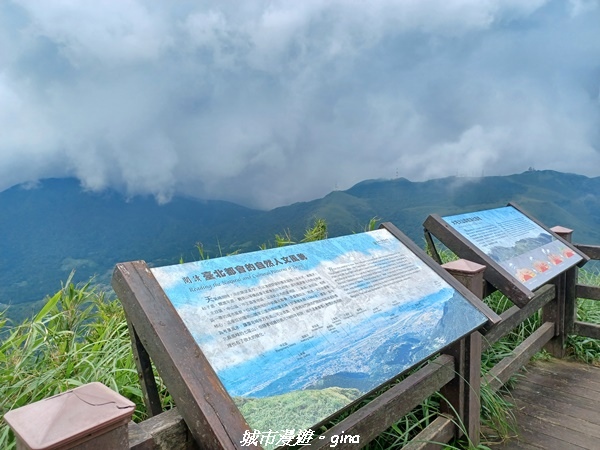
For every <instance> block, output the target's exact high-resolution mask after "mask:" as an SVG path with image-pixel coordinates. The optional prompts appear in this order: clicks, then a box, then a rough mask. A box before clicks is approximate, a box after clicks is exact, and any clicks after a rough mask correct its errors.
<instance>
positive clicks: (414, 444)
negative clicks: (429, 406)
mask: <svg viewBox="0 0 600 450" xmlns="http://www.w3.org/2000/svg"><path fill="white" fill-rule="evenodd" d="M455 420H456V419H455V418H454V417H452V416H450V415H447V414H442V415H440V416H439V417H437V418H436V419H435V420H434V421H433V422H431V423H430V424H429V425H428V426H427V427H425V428H424V429H423V431H421V432H420V433H419V434H417V435H416V436H415V437H414V438H413V439H412V440H411V441H410V442H409V443H408V444H406V445H405V446H404V447H402V450H442V449H443V448H445V447H446V445H445V444H447V443H448V442H449V441H450V439H452V438H453V437H454V434H455V433H456V429H457V426H456V424H455V423H454V421H455Z"/></svg>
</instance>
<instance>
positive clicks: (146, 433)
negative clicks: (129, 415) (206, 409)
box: [129, 408, 199, 450]
mask: <svg viewBox="0 0 600 450" xmlns="http://www.w3.org/2000/svg"><path fill="white" fill-rule="evenodd" d="M198 448H199V447H198V445H197V444H196V442H195V441H194V438H193V437H192V435H191V433H190V430H189V429H188V427H187V425H186V424H185V421H184V420H183V417H181V414H179V411H178V410H177V408H173V409H170V410H168V411H165V412H163V413H160V414H158V415H156V416H154V417H151V418H149V419H146V420H144V421H142V422H140V423H133V422H130V423H129V449H130V450H196V449H198Z"/></svg>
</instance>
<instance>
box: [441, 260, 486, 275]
mask: <svg viewBox="0 0 600 450" xmlns="http://www.w3.org/2000/svg"><path fill="white" fill-rule="evenodd" d="M442 267H443V268H444V269H446V270H447V271H448V272H461V273H472V274H477V273H479V272H483V271H484V270H485V266H483V265H481V264H478V263H476V262H473V261H468V260H466V259H458V260H456V261H450V262H447V263H445V264H442Z"/></svg>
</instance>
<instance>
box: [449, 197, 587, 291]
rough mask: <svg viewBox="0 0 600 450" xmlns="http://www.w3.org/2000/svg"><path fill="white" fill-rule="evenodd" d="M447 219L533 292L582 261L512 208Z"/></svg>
mask: <svg viewBox="0 0 600 450" xmlns="http://www.w3.org/2000/svg"><path fill="white" fill-rule="evenodd" d="M443 219H444V221H446V222H447V223H448V224H449V225H450V226H451V227H452V228H454V229H455V230H456V231H457V232H458V233H460V234H461V235H462V236H464V237H465V238H466V239H467V240H469V241H470V242H471V243H472V244H473V245H475V246H476V247H477V248H478V249H479V250H481V251H482V252H483V253H485V254H486V255H487V256H488V257H490V258H491V259H492V260H493V261H495V262H496V263H498V264H499V265H500V266H501V267H502V268H504V269H505V270H506V271H507V272H508V273H509V274H511V275H512V276H513V277H515V278H516V279H517V280H519V281H520V282H521V283H522V284H523V285H524V286H525V287H526V288H528V289H530V290H534V289H537V288H538V287H540V286H542V285H543V284H545V283H547V282H548V281H549V280H551V279H552V278H554V277H555V276H557V275H558V274H560V273H562V272H563V271H565V270H566V269H568V268H570V267H573V266H574V265H576V264H577V263H579V262H581V261H582V257H581V256H580V255H579V254H577V253H576V252H575V251H574V250H573V249H572V248H571V247H569V246H568V245H566V244H565V243H564V242H562V241H560V240H558V239H556V238H555V237H554V236H553V235H552V234H550V233H549V232H548V231H547V230H545V229H544V228H542V227H541V226H539V225H538V224H536V223H535V222H533V221H532V220H531V219H529V218H528V217H527V216H525V215H524V214H523V213H522V212H520V211H519V210H517V209H516V208H514V207H512V206H506V207H503V208H497V209H490V210H485V211H477V212H472V213H466V214H459V215H455V216H446V217H443Z"/></svg>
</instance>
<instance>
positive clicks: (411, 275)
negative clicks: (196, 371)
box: [151, 229, 489, 430]
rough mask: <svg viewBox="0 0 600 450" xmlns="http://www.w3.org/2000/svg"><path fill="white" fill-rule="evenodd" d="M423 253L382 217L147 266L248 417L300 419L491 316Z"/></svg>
mask: <svg viewBox="0 0 600 450" xmlns="http://www.w3.org/2000/svg"><path fill="white" fill-rule="evenodd" d="M410 244H412V243H410ZM412 246H414V244H412V245H411V247H412ZM429 264H430V263H426V262H425V261H424V260H423V259H422V258H421V257H420V256H417V255H416V254H415V251H414V249H411V248H409V247H408V246H407V244H406V243H404V242H402V241H401V240H399V239H398V238H397V237H396V236H395V235H393V234H392V233H391V232H390V231H388V230H386V229H380V230H377V231H372V232H367V233H360V234H355V235H351V236H344V237H340V238H331V239H327V240H323V241H318V242H311V243H306V244H299V245H294V246H290V247H280V248H275V249H269V250H263V251H260V252H253V253H247V254H239V255H232V256H227V257H224V258H218V259H209V260H203V261H198V262H192V263H187V264H179V265H174V266H168V267H159V268H153V269H151V270H152V274H153V275H154V277H155V278H156V280H157V281H158V283H159V284H160V286H161V287H162V289H163V290H164V292H165V294H166V295H167V297H168V299H169V300H170V302H171V303H172V305H173V306H174V308H175V310H176V311H177V313H178V314H179V316H180V317H181V318H182V320H183V322H184V323H185V325H186V327H187V329H188V330H189V332H190V334H191V335H192V336H193V337H194V339H195V340H196V342H197V344H198V346H199V347H200V349H201V350H202V352H203V354H204V355H205V356H206V358H207V360H208V361H209V363H210V364H211V366H212V367H213V368H214V370H215V371H216V373H217V375H218V377H219V379H220V380H221V382H222V384H223V385H224V387H225V388H226V390H227V392H228V393H229V395H230V396H231V397H232V398H233V400H234V402H235V403H236V405H237V406H238V408H239V409H240V411H241V413H242V415H243V416H244V418H245V420H246V421H247V423H248V424H249V426H250V427H251V428H254V429H259V430H289V429H295V430H302V429H307V428H309V427H312V426H314V425H315V424H317V423H319V422H321V421H323V420H325V419H327V418H328V417H329V416H331V415H332V414H334V413H336V412H338V411H339V410H340V409H342V408H344V407H346V406H347V405H349V404H350V403H352V402H354V401H355V400H357V399H358V398H361V397H363V396H364V395H366V394H367V393H369V392H371V391H373V390H374V389H375V388H377V387H379V386H381V385H382V384H384V383H386V382H387V381H389V380H391V379H393V378H394V377H395V376H397V375H399V374H401V373H402V372H403V371H405V370H406V369H408V368H411V367H413V366H414V365H415V364H417V363H419V362H420V361H423V360H425V359H427V358H428V357H430V356H432V355H434V354H435V353H437V352H439V351H440V350H441V349H442V348H444V347H446V346H447V345H449V344H450V343H452V342H454V341H456V340H458V339H460V338H462V337H464V336H465V335H467V334H469V333H471V332H472V331H474V330H476V329H478V328H480V327H481V326H482V325H484V324H485V323H486V322H487V321H488V317H489V316H487V315H486V314H484V313H485V311H484V312H482V311H481V310H480V309H478V308H477V307H475V306H474V304H476V302H477V299H476V298H475V297H474V296H472V295H470V293H469V292H468V291H466V290H463V289H460V288H461V287H460V286H458V285H457V284H455V282H454V280H453V279H451V278H450V277H449V276H444V275H445V274H444V273H443V272H442V271H439V270H434V268H433V266H430V265H429Z"/></svg>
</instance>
